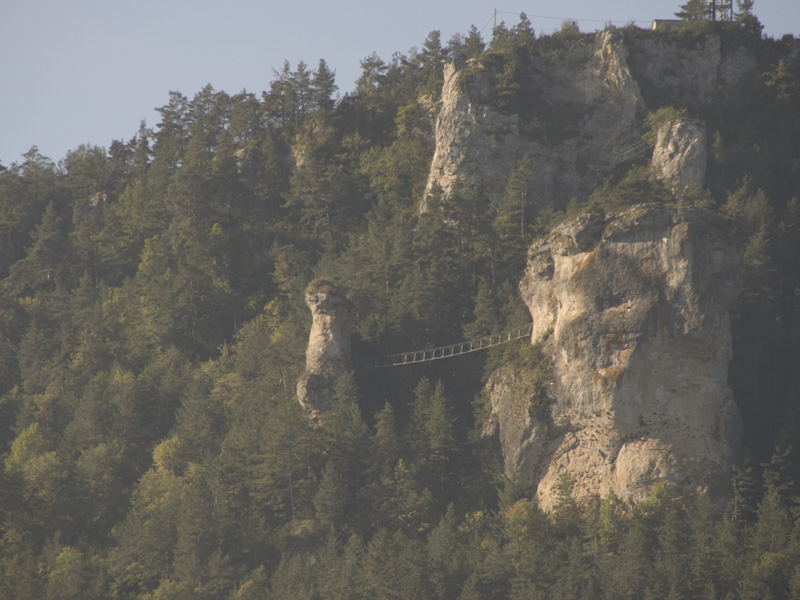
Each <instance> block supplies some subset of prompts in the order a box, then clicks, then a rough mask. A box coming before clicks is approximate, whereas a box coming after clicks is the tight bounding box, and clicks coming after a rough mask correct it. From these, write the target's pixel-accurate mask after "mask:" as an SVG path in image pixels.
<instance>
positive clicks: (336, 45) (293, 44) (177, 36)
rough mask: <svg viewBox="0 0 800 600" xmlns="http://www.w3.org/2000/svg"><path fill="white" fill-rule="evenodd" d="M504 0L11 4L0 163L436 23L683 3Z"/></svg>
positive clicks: (544, 17) (23, 0)
mask: <svg viewBox="0 0 800 600" xmlns="http://www.w3.org/2000/svg"><path fill="white" fill-rule="evenodd" d="M500 1H501V2H502V4H496V5H495V4H492V3H490V2H481V1H477V0H425V1H423V0H394V1H392V2H385V1H383V0H371V1H367V0H341V1H339V2H331V1H326V2H321V1H319V0H308V1H306V2H293V3H288V2H287V3H284V2H274V1H272V0H261V1H256V0H226V1H225V2H219V1H216V2H212V1H210V0H0V56H2V59H3V69H2V77H1V78H0V81H2V85H1V87H0V162H1V163H2V164H4V165H6V166H8V165H10V164H11V163H12V162H21V161H22V158H21V155H22V154H23V153H24V152H26V151H27V150H28V149H29V148H30V147H31V146H32V145H37V146H38V147H39V150H40V152H41V153H42V154H44V155H45V156H49V157H50V158H52V159H53V160H54V161H58V160H60V159H62V158H63V157H64V156H65V155H66V153H67V151H68V150H73V149H75V148H77V147H78V146H79V145H80V144H82V143H91V144H94V145H99V146H105V147H106V148H107V147H108V146H109V144H110V143H111V141H112V140H114V139H122V140H128V139H130V138H131V137H133V136H134V135H135V134H136V131H137V129H138V127H139V122H140V121H141V120H142V119H146V120H147V123H148V125H150V126H155V125H156V123H157V122H158V114H157V113H155V112H154V110H153V109H154V108H155V107H158V106H162V105H164V104H166V102H167V99H168V92H169V91H170V90H177V91H180V92H183V93H184V94H185V95H187V96H189V97H191V96H193V95H194V94H195V93H196V92H197V91H199V90H200V89H201V88H202V87H203V86H204V85H206V84H208V83H210V84H211V85H213V86H214V88H215V89H218V90H225V91H226V92H228V93H230V94H233V93H236V92H239V91H241V90H242V89H246V90H247V91H250V92H255V93H257V94H260V92H261V91H262V90H265V89H267V88H268V86H269V82H270V81H271V80H272V79H273V76H272V69H273V68H276V69H278V68H280V67H281V65H282V64H283V61H284V60H289V61H290V62H291V63H292V65H293V66H294V65H295V64H296V63H297V61H300V60H303V61H305V62H306V63H308V64H309V66H311V67H316V65H317V63H318V62H319V59H320V58H324V59H325V60H326V61H327V62H328V64H329V66H330V67H331V68H332V69H334V70H335V71H336V82H337V84H338V86H339V89H340V93H342V94H343V93H345V92H347V91H350V90H352V88H353V82H354V81H355V80H356V79H357V78H358V75H359V71H360V67H359V61H360V60H361V59H362V58H364V57H365V56H368V55H370V54H372V52H376V53H377V54H378V55H379V56H380V57H381V58H383V59H384V60H387V61H388V60H389V59H391V56H392V54H393V53H395V52H403V53H405V52H407V51H408V50H409V48H411V47H412V46H421V44H422V42H423V41H424V40H425V38H426V37H427V35H428V33H429V32H430V31H432V30H439V31H440V32H441V34H442V39H443V41H447V40H448V39H450V37H451V36H452V35H453V34H455V33H466V32H467V30H468V29H469V27H470V25H475V26H476V27H477V28H478V29H480V30H482V31H483V35H484V39H488V38H489V37H490V36H491V26H492V25H491V22H492V18H493V13H494V11H495V9H497V11H498V21H499V20H505V21H506V22H507V23H509V24H514V23H516V22H517V20H518V17H517V14H516V13H519V12H521V11H524V12H525V13H527V15H528V17H529V18H530V20H531V21H532V22H533V26H534V29H535V31H536V34H537V35H538V34H540V33H551V32H552V31H553V30H555V29H558V28H559V26H560V24H561V21H562V20H563V19H575V20H577V21H578V22H579V25H580V28H581V30H582V31H593V30H595V29H602V28H603V26H604V23H605V22H612V23H614V24H615V25H620V26H621V25H624V24H625V23H627V22H630V21H635V22H639V23H640V25H641V26H648V24H649V22H650V21H651V20H652V19H654V18H672V17H673V13H674V12H675V11H676V10H677V9H678V7H679V5H680V4H682V3H683V0H608V1H607V2H598V1H597V0H560V1H559V2H547V3H544V2H531V1H528V2H524V1H518V0H500ZM755 13H756V15H757V16H758V17H759V19H760V20H761V22H762V23H763V24H764V26H765V31H766V33H768V34H769V35H772V36H773V37H779V36H781V35H782V34H784V33H793V34H795V35H800V0H756V2H755Z"/></svg>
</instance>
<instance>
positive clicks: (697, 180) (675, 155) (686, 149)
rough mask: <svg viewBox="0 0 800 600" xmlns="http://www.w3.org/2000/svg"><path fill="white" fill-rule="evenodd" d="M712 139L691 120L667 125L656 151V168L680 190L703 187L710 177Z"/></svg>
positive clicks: (659, 136) (659, 173)
mask: <svg viewBox="0 0 800 600" xmlns="http://www.w3.org/2000/svg"><path fill="white" fill-rule="evenodd" d="M707 145H708V138H707V135H706V129H705V127H704V126H703V125H702V124H700V123H698V122H697V121H693V120H690V119H679V120H676V121H670V122H668V123H664V124H663V125H662V126H661V127H660V128H659V130H658V140H657V141H656V146H655V148H653V159H652V162H653V167H654V168H655V171H656V173H657V174H658V176H659V177H660V178H661V179H663V180H664V181H666V182H667V184H668V185H670V186H672V187H673V188H674V189H676V190H682V189H685V188H687V187H691V186H696V187H698V188H702V186H703V183H704V182H705V177H706V164H707V158H706V155H707V152H706V147H707Z"/></svg>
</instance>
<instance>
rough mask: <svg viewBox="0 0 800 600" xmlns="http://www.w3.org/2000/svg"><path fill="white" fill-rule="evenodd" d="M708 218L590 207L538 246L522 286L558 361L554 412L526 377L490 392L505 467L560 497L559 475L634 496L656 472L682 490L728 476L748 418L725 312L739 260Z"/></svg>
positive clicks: (549, 496) (721, 228)
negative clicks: (530, 405)
mask: <svg viewBox="0 0 800 600" xmlns="http://www.w3.org/2000/svg"><path fill="white" fill-rule="evenodd" d="M725 230H726V223H725V222H723V221H722V220H721V218H720V217H717V216H714V215H712V214H711V213H708V212H704V211H700V210H693V211H684V212H678V211H673V210H670V209H667V208H665V207H663V206H660V205H659V206H657V205H647V204H645V205H638V206H634V207H631V208H629V209H628V210H625V211H623V212H620V213H618V214H615V215H611V216H608V217H599V216H597V215H590V214H585V215H582V216H580V217H578V218H576V219H574V220H572V221H569V222H567V223H564V224H562V225H560V226H559V227H557V228H556V229H555V230H554V231H553V232H552V234H551V235H550V236H549V237H548V238H547V239H545V240H543V241H540V242H537V243H536V244H534V245H533V246H532V247H531V249H530V251H529V258H528V266H527V269H526V272H525V276H524V278H523V280H522V282H521V284H520V289H521V292H522V296H523V299H524V300H525V302H526V304H527V305H528V307H529V309H530V312H531V315H532V317H533V323H534V328H533V334H532V342H541V343H542V344H543V347H544V349H545V351H546V352H547V353H548V354H549V355H550V356H551V360H552V363H551V373H552V381H551V382H550V383H549V388H550V389H551V397H552V399H553V400H554V403H553V404H552V407H551V416H550V417H549V418H542V419H536V418H532V417H530V416H529V414H528V412H529V411H528V410H527V402H529V398H525V397H521V396H520V394H519V393H518V392H519V389H520V386H519V380H520V379H521V378H522V377H523V376H524V374H523V373H515V372H513V371H512V370H510V369H509V368H504V369H501V370H500V371H498V372H497V373H495V375H494V376H493V377H492V379H491V381H490V384H489V387H490V392H491V395H492V405H493V423H492V425H491V426H490V427H489V428H488V430H487V432H493V433H495V434H496V435H497V436H498V440H499V442H500V445H501V448H502V451H503V456H504V460H505V467H506V472H507V474H508V475H509V476H514V477H517V478H518V479H519V481H520V482H521V483H522V484H523V485H526V486H529V487H530V488H532V489H535V490H536V493H537V494H538V496H539V499H540V501H541V504H542V506H543V507H545V508H548V507H551V506H552V504H553V502H554V500H555V493H554V486H555V485H556V483H557V480H558V477H559V475H560V474H561V473H563V472H565V471H568V472H570V473H571V475H572V476H573V477H574V478H575V479H576V481H577V484H576V490H575V492H576V495H577V496H578V498H584V499H585V498H587V497H590V496H594V495H598V496H600V497H603V496H605V495H606V494H607V493H608V491H609V490H611V491H613V492H614V493H615V494H617V496H619V497H621V498H623V499H626V500H629V501H634V502H635V501H637V500H639V499H641V498H642V497H644V496H645V495H646V494H647V493H648V491H649V490H650V488H651V487H652V485H653V484H654V483H655V482H657V481H660V480H664V481H666V482H667V483H669V484H671V485H674V486H676V487H677V488H679V489H681V490H682V491H693V490H697V489H710V490H711V491H712V492H713V491H715V490H716V489H718V488H719V486H722V485H724V482H726V481H729V471H730V468H731V465H732V463H733V461H734V459H735V458H736V456H737V454H738V452H739V449H740V415H739V412H738V409H737V408H736V405H735V404H734V402H733V399H732V395H731V391H730V389H729V388H728V386H727V383H726V382H727V370H728V362H729V360H730V358H731V333H730V324H729V317H728V311H729V308H730V306H731V304H732V303H733V301H734V300H735V298H736V297H737V294H738V290H739V280H740V267H739V263H740V257H739V254H738V252H737V251H736V250H735V249H734V247H732V245H731V244H730V243H729V242H728V241H727V238H726V233H725Z"/></svg>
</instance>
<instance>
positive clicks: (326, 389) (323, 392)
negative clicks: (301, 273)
mask: <svg viewBox="0 0 800 600" xmlns="http://www.w3.org/2000/svg"><path fill="white" fill-rule="evenodd" d="M306 304H307V305H308V308H309V309H310V310H311V314H312V316H313V321H312V324H311V332H310V334H309V336H308V347H307V348H306V371H305V373H304V374H303V376H302V377H301V378H300V380H299V381H298V382H297V399H298V400H299V401H300V403H301V404H302V405H303V406H304V407H305V408H307V409H309V410H310V411H311V412H312V414H313V415H317V414H319V413H322V412H324V411H325V410H327V409H328V408H329V407H328V399H329V396H330V393H331V391H332V388H333V385H334V384H335V383H336V380H337V379H339V377H341V376H342V375H344V374H345V373H347V372H349V371H350V370H351V369H352V359H351V353H350V335H351V328H352V325H353V319H354V317H355V308H354V307H353V303H352V302H350V300H348V299H347V297H346V296H345V295H344V293H343V292H342V291H341V290H339V289H338V288H336V287H335V286H333V285H331V284H329V283H327V282H322V283H320V282H316V283H312V285H311V286H309V289H308V290H307V291H306Z"/></svg>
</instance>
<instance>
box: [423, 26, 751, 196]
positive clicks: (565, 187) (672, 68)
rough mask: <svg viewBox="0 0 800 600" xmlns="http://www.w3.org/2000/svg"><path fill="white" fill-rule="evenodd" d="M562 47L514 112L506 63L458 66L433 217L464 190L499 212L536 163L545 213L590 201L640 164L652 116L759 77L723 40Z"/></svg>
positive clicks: (615, 40)
mask: <svg viewBox="0 0 800 600" xmlns="http://www.w3.org/2000/svg"><path fill="white" fill-rule="evenodd" d="M558 44H560V45H559V46H555V47H554V48H553V49H552V50H548V51H544V52H542V53H541V54H540V55H539V56H537V57H536V58H533V59H532V60H531V61H530V63H529V64H527V65H526V69H527V70H526V72H525V73H524V76H523V77H522V78H521V81H523V83H522V88H521V89H520V91H519V97H518V98H517V100H518V101H517V102H516V104H515V105H514V110H509V109H505V110H503V109H502V108H501V107H500V106H499V103H498V100H497V94H498V92H497V87H498V80H499V79H502V77H503V76H504V74H503V69H504V68H505V66H506V65H505V64H504V63H503V61H502V58H501V57H499V55H497V54H492V53H487V54H486V55H484V56H483V57H480V58H478V59H474V60H471V61H469V62H468V63H467V64H466V65H464V66H462V67H461V68H456V66H455V65H452V64H451V65H448V66H446V68H445V76H444V85H443V88H442V96H441V101H440V103H439V110H438V114H437V117H436V124H435V148H434V155H433V160H432V161H431V167H430V172H429V176H428V182H427V187H426V192H425V198H423V200H422V203H421V205H420V210H421V211H425V210H426V209H427V201H426V200H427V198H428V197H429V195H430V194H431V192H432V191H433V190H434V189H440V190H441V191H442V192H443V193H444V194H445V195H448V194H449V193H450V191H451V190H452V188H453V185H454V184H455V182H462V183H463V184H465V185H466V186H468V187H469V188H470V189H471V190H474V191H475V192H476V193H477V194H478V197H481V198H484V199H485V200H486V202H487V205H489V206H495V205H497V203H498V202H500V201H502V198H503V193H504V188H505V184H506V181H507V178H508V175H509V173H510V171H511V170H512V169H513V167H514V166H515V165H516V164H517V163H518V162H519V160H520V159H521V158H522V156H523V155H525V154H527V155H528V156H530V158H531V166H532V169H533V172H534V174H535V183H534V185H535V189H536V194H535V202H536V203H537V207H538V208H539V209H544V208H556V209H561V208H564V207H565V206H566V205H567V204H568V203H569V201H570V199H571V198H573V197H576V198H578V200H585V199H586V198H588V196H589V195H590V194H591V192H592V191H593V190H594V189H595V188H596V187H597V185H598V184H599V183H601V182H602V181H605V180H606V179H607V178H608V176H609V174H610V173H611V172H612V171H613V169H614V168H615V167H616V166H617V165H619V164H620V163H622V162H624V161H626V160H628V159H630V158H634V157H636V156H638V155H639V154H638V153H637V152H636V151H635V148H636V144H637V143H638V142H640V136H641V127H642V124H643V122H644V117H645V116H646V114H647V112H648V107H651V109H652V108H656V107H660V106H665V105H668V104H674V105H675V106H686V107H690V108H691V109H693V110H694V109H701V108H702V107H704V106H708V105H709V104H710V103H712V101H714V102H717V101H718V100H715V99H716V98H718V97H719V96H720V95H724V96H725V97H729V98H732V99H735V98H737V97H740V96H741V94H740V92H741V90H742V89H743V88H744V87H745V86H747V85H748V84H749V83H750V82H752V81H753V79H754V78H755V77H757V75H758V68H757V63H756V61H755V59H754V57H753V56H752V55H751V53H749V51H748V50H746V49H745V48H743V47H723V45H722V43H721V39H720V37H719V36H716V35H711V36H708V37H707V38H705V39H698V40H697V41H692V40H688V41H687V40H681V39H678V38H674V37H673V38H667V37H665V36H661V35H655V34H654V35H648V34H646V33H644V32H639V34H638V35H630V36H629V35H626V34H625V32H624V31H623V30H619V29H613V28H610V29H607V30H605V31H603V32H600V33H597V34H595V35H585V36H580V37H578V38H576V39H572V40H568V39H561V40H560V41H559V42H558ZM722 90H724V91H725V93H724V94H721V92H722Z"/></svg>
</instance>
